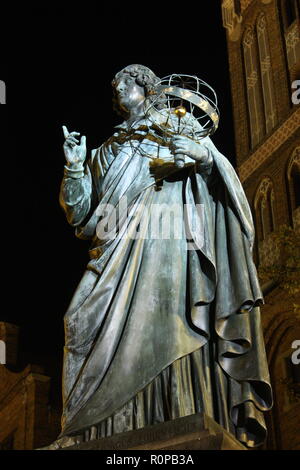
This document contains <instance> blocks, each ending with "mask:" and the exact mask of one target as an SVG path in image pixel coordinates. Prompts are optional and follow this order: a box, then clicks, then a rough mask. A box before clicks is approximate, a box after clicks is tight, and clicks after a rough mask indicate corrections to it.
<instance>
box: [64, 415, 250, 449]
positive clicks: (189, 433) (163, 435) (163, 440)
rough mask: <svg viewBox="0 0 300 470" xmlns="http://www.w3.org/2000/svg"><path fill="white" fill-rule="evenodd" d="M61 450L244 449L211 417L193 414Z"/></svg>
mask: <svg viewBox="0 0 300 470" xmlns="http://www.w3.org/2000/svg"><path fill="white" fill-rule="evenodd" d="M63 450H247V448H246V447H244V446H243V445H242V444H241V443H240V442H238V441H237V440H236V439H235V438H234V436H232V435H231V434H230V433H228V432H227V431H225V429H224V428H222V427H221V426H219V425H218V424H217V423H216V422H215V421H214V420H213V419H211V418H209V417H208V416H206V415H203V414H194V415H190V416H185V417H183V418H178V419H175V420H173V421H167V422H165V423H160V424H156V425H154V426H148V427H146V428H143V429H138V430H136V431H129V432H126V433H121V434H115V435H114V436H111V437H107V438H102V439H96V440H92V441H89V442H82V443H80V444H77V445H73V446H70V447H65V448H64V449H63Z"/></svg>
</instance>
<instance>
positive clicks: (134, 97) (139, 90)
mask: <svg viewBox="0 0 300 470" xmlns="http://www.w3.org/2000/svg"><path fill="white" fill-rule="evenodd" d="M115 90H116V93H117V99H118V103H119V106H120V107H121V108H122V109H124V110H125V111H127V112H130V111H132V110H134V109H136V108H138V107H139V106H140V105H141V104H142V103H143V102H144V101H145V91H144V88H143V87H141V86H140V85H138V84H137V83H136V81H135V78H134V77H131V76H130V75H129V74H124V75H122V76H121V77H120V78H119V80H118V81H117V83H116V85H115Z"/></svg>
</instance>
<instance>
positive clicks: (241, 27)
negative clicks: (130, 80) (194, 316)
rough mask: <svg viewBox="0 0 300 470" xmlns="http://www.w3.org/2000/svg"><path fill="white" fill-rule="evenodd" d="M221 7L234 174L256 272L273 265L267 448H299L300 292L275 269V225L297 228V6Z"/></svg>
mask: <svg viewBox="0 0 300 470" xmlns="http://www.w3.org/2000/svg"><path fill="white" fill-rule="evenodd" d="M221 7H222V15H223V25H224V27H225V28H226V30H227V45H228V60H229V69H230V77H231V90H232V105H233V113H234V127H235V145H236V160H237V172H238V174H239V177H240V179H241V181H242V183H243V186H244V189H245V192H246V195H247V198H248V201H249V203H250V205H251V209H252V212H253V218H254V221H255V228H256V246H255V255H254V256H255V260H256V263H257V266H258V268H259V270H260V271H261V270H263V269H269V267H270V268H273V271H272V272H273V279H272V278H271V279H270V280H269V282H266V283H264V284H263V285H262V287H263V291H264V295H265V306H264V307H262V319H263V328H264V336H265V341H266V350H267V355H268V362H269V367H270V374H271V380H272V385H273V390H274V407H273V410H272V412H270V413H269V414H268V415H267V425H268V429H269V437H268V441H267V443H266V448H268V449H300V399H299V385H300V384H299V382H300V378H299V367H300V366H299V364H296V363H295V362H298V361H297V357H298V358H299V354H298V356H296V354H294V355H293V353H294V352H295V350H294V348H295V346H296V345H297V344H298V343H297V341H299V342H300V318H299V307H298V308H297V304H299V303H300V302H299V292H298V293H297V289H296V292H295V293H294V294H293V295H291V294H290V291H289V290H288V289H287V288H286V286H285V285H283V281H282V282H280V279H282V276H281V277H280V276H278V277H276V266H277V267H278V269H279V267H280V266H281V267H282V266H286V264H287V262H288V260H287V259H285V258H284V253H283V252H282V245H279V242H278V234H279V232H280V227H282V226H283V225H284V226H286V227H290V229H292V232H289V233H291V234H294V235H293V237H294V239H295V240H296V238H297V234H299V227H300V126H299V124H300V106H299V103H300V99H299V98H300V93H299V92H297V89H298V88H299V89H300V82H296V80H299V79H300V20H299V14H300V7H299V1H298V0H241V1H239V0H223V1H222V5H221ZM280 246H281V248H280ZM296 256H298V259H299V246H298V247H297V246H294V257H295V260H296ZM295 260H294V261H295ZM296 265H297V263H296V264H295V262H294V264H293V266H294V267H295V266H296ZM298 268H299V263H298ZM274 270H275V271H274ZM296 270H297V266H296V267H295V271H296ZM296 275H298V276H299V271H298V273H297V274H296ZM275 278H276V279H277V282H276V279H275ZM278 279H279V281H278ZM296 282H297V281H296ZM298 282H299V280H298ZM295 359H296V361H295Z"/></svg>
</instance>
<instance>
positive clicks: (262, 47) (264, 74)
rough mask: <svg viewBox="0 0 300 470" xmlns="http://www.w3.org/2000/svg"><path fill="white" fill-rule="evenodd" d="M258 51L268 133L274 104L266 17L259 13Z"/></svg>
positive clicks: (272, 122) (274, 116) (257, 24)
mask: <svg viewBox="0 0 300 470" xmlns="http://www.w3.org/2000/svg"><path fill="white" fill-rule="evenodd" d="M256 29H257V39H258V51H259V59H260V71H261V82H262V90H263V101H264V109H265V121H266V131H267V133H269V132H270V131H271V130H272V129H273V128H274V126H275V124H276V105H275V99H274V87H273V76H272V68H271V56H270V46H269V38H268V31H267V23H266V17H265V15H264V14H263V13H262V14H261V15H259V17H258V20H257V23H256Z"/></svg>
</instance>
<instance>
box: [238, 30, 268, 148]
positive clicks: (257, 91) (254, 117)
mask: <svg viewBox="0 0 300 470" xmlns="http://www.w3.org/2000/svg"><path fill="white" fill-rule="evenodd" d="M243 51H244V66H245V78H246V88H247V98H248V112H249V127H250V135H251V148H253V147H255V146H256V145H257V144H258V143H259V142H260V141H261V139H262V138H263V136H264V134H265V123H264V119H263V110H262V97H261V83H260V79H259V78H260V74H259V67H258V60H257V38H256V35H255V31H254V30H253V29H252V28H248V29H247V30H246V31H245V34H244V38H243Z"/></svg>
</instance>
